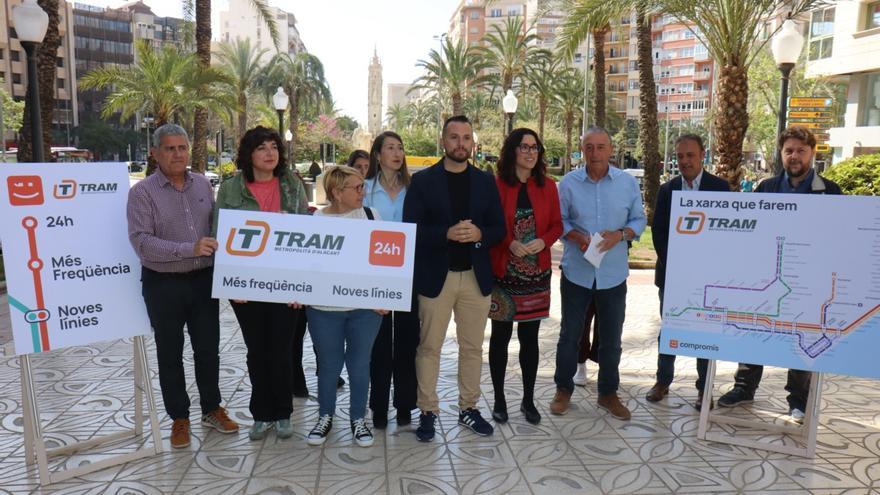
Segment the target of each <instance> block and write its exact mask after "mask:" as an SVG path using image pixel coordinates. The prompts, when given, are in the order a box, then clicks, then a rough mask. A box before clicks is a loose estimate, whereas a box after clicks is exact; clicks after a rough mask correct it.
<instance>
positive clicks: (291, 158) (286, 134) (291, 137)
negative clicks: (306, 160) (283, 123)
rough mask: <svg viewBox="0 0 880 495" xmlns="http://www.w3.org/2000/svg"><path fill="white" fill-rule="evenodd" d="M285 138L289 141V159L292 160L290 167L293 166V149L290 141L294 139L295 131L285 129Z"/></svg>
mask: <svg viewBox="0 0 880 495" xmlns="http://www.w3.org/2000/svg"><path fill="white" fill-rule="evenodd" d="M284 140H285V141H287V159H288V160H290V167H291V168H293V163H294V162H293V154H292V153H293V150H291V149H290V142H291V141H293V133H292V132H290V129H288V130H286V131H284Z"/></svg>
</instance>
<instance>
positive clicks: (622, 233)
mask: <svg viewBox="0 0 880 495" xmlns="http://www.w3.org/2000/svg"><path fill="white" fill-rule="evenodd" d="M620 240H621V241H626V229H620Z"/></svg>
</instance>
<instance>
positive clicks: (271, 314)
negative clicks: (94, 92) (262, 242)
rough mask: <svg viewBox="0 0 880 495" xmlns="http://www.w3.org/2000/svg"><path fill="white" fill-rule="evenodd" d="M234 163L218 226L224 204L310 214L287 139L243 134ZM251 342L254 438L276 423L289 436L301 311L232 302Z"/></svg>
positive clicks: (263, 131)
mask: <svg viewBox="0 0 880 495" xmlns="http://www.w3.org/2000/svg"><path fill="white" fill-rule="evenodd" d="M235 164H236V166H237V167H238V169H239V170H240V171H241V172H240V173H239V174H236V175H235V176H233V177H232V178H230V179H228V180H226V181H225V182H223V184H222V185H221V186H220V191H219V192H218V193H217V204H216V206H215V209H214V224H213V225H214V230H215V231H216V229H217V217H218V215H219V212H220V210H221V209H229V210H253V211H267V212H273V213H295V214H300V215H305V214H308V208H309V204H308V199H307V196H306V191H305V188H304V187H303V185H302V181H301V180H300V179H299V178H298V177H296V176H295V175H294V174H293V173H292V172H291V171H290V168H288V166H287V160H286V159H285V156H284V142H283V141H282V140H281V136H280V135H279V134H278V133H277V132H275V131H274V130H272V129H268V128H266V127H262V126H258V127H255V128H253V129H251V130H249V131H247V132H246V133H245V135H244V136H242V138H241V143H240V144H239V146H238V155H237V157H236V159H235ZM232 310H233V311H234V312H235V317H236V318H237V319H238V324H239V326H240V327H241V335H242V337H243V338H244V343H245V345H247V349H248V352H247V367H248V376H249V377H250V380H251V400H250V411H251V415H252V416H253V418H254V425H253V426H252V427H251V431H250V434H249V436H250V439H251V440H261V439H263V438H265V437H266V434H267V433H268V431H269V430H270V429H272V428H273V427H274V428H275V429H276V432H277V434H278V437H279V438H290V437H291V436H292V435H293V426H292V425H291V424H290V414H291V413H292V412H293V356H292V354H291V352H290V349H291V348H292V347H293V334H294V328H295V325H291V322H292V321H295V319H296V315H297V310H295V309H293V308H291V307H288V305H286V304H278V303H267V302H258V301H232Z"/></svg>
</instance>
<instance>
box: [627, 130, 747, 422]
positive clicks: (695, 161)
mask: <svg viewBox="0 0 880 495" xmlns="http://www.w3.org/2000/svg"><path fill="white" fill-rule="evenodd" d="M705 153H706V150H705V148H704V147H703V139H702V138H701V137H700V136H697V135H696V134H683V135H681V136H680V137H679V138H678V139H677V140H676V141H675V156H676V158H677V161H678V170H679V171H680V172H681V175H680V176H678V177H675V178H674V179H672V180H670V181H669V182H667V183H665V184H663V185H662V186H660V190H659V191H658V192H657V205H656V207H655V208H654V221H653V223H651V233H652V236H653V240H654V250H655V251H656V252H657V266H656V268H655V271H654V285H656V286H657V287H658V288H659V289H660V315H661V317H662V316H663V287H664V286H665V285H666V253H667V247H668V245H669V214H670V210H671V209H672V191H726V192H729V191H730V186H729V185H728V184H727V181H726V180H724V179H721V178H720V177H716V176H714V175H712V174H710V173H709V172H706V171H704V170H703V156H704V155H705ZM657 340H658V342H659V340H660V337H659V335H658V337H657ZM708 366H709V361H708V360H706V359H697V384H696V385H697V390H698V391H699V394H698V395H697V401H696V403H695V404H694V407H696V408H697V410H700V408H701V407H702V404H703V385H704V384H705V383H706V369H707V368H708ZM674 375H675V356H674V355H671V354H660V355H658V356H657V381H656V383H654V386H653V387H651V390H649V391H648V393H647V395H646V396H645V398H646V399H648V401H650V402H658V401H660V400H661V399H663V398H664V397H666V395H667V394H668V393H669V385H671V384H672V379H673V377H674Z"/></svg>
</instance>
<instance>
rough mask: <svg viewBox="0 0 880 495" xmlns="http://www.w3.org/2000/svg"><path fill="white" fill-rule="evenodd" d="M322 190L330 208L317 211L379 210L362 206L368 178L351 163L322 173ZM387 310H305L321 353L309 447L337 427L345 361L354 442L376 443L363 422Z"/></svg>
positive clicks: (372, 214) (366, 215)
mask: <svg viewBox="0 0 880 495" xmlns="http://www.w3.org/2000/svg"><path fill="white" fill-rule="evenodd" d="M324 190H325V191H327V197H328V199H329V200H330V206H327V207H324V208H323V209H320V210H318V211H316V212H315V215H319V216H328V217H338V218H354V219H364V220H372V219H378V218H379V214H378V213H377V212H376V210H373V209H372V208H364V206H363V201H364V179H363V177H362V176H361V173H360V172H358V171H357V170H356V169H354V168H352V167H345V166H343V167H333V168H329V169H328V170H326V171H325V172H324ZM387 313H388V312H387V311H382V310H371V309H351V308H339V307H330V306H310V307H308V308H306V314H307V315H308V319H309V335H311V336H312V343H313V344H314V345H315V354H316V355H317V357H318V414H319V418H318V423H317V424H316V425H315V427H314V428H312V431H311V432H310V433H309V436H308V443H309V445H321V444H323V443H324V442H325V441H326V440H327V436H328V435H329V434H330V430H331V429H332V428H333V415H334V414H335V412H336V381H337V380H338V379H339V374H340V372H341V371H342V366H343V364H344V365H345V368H346V369H347V370H348V379H349V386H350V390H351V393H350V394H349V418H350V420H351V432H352V435H353V436H354V440H355V442H356V443H357V444H358V445H360V446H361V447H369V446H370V445H372V444H373V432H372V431H370V428H369V427H368V426H367V424H366V421H365V418H364V417H365V416H366V409H367V393H368V390H369V385H370V352H371V351H372V349H373V341H375V340H376V334H377V333H379V324H380V323H381V322H382V316H384V315H385V314H387Z"/></svg>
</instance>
